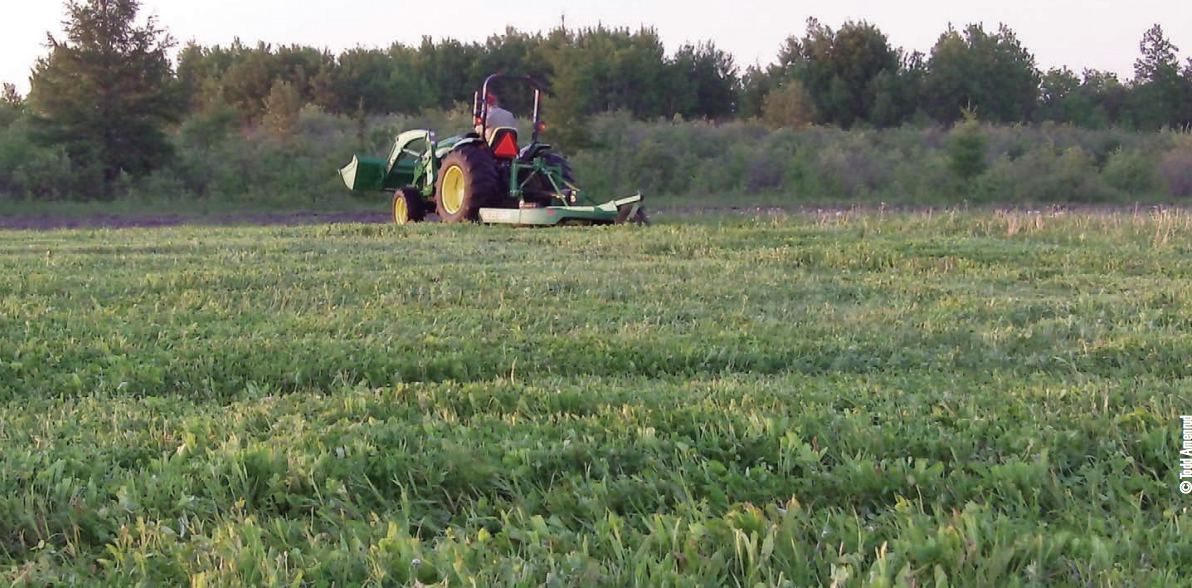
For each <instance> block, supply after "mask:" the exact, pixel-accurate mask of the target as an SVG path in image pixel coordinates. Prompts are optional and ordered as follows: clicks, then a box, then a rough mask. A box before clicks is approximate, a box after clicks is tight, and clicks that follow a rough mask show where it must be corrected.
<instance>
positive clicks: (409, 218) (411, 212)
mask: <svg viewBox="0 0 1192 588" xmlns="http://www.w3.org/2000/svg"><path fill="white" fill-rule="evenodd" d="M424 218H426V204H424V203H423V202H422V194H419V193H418V190H416V189H414V187H413V186H406V187H404V188H402V189H400V190H398V191H396V192H394V193H393V222H395V223H397V224H399V225H404V224H406V223H417V222H421V221H422V219H424Z"/></svg>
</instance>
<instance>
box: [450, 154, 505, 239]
mask: <svg viewBox="0 0 1192 588" xmlns="http://www.w3.org/2000/svg"><path fill="white" fill-rule="evenodd" d="M500 196H501V190H500V186H499V184H498V182H497V163H496V160H494V159H493V156H492V155H491V154H489V153H488V151H486V150H484V149H482V148H480V147H477V146H475V145H464V146H463V147H460V148H459V149H456V150H455V151H452V152H451V153H448V154H447V157H444V158H443V164H442V166H441V167H440V168H439V180H438V182H437V183H436V185H435V207H436V210H437V211H438V213H439V220H440V221H442V222H446V223H459V222H464V221H474V220H477V219H479V218H480V208H481V207H483V206H487V205H489V204H490V203H492V202H493V201H495V200H497V199H499V198H500Z"/></svg>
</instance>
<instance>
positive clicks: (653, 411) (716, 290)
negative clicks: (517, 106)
mask: <svg viewBox="0 0 1192 588" xmlns="http://www.w3.org/2000/svg"><path fill="white" fill-rule="evenodd" d="M709 132H710V131H709ZM658 221H659V222H657V223H656V224H655V225H653V226H649V227H630V226H622V227H610V228H595V229H559V230H553V229H551V230H546V229H543V230H523V231H519V230H511V229H504V228H487V227H474V226H454V225H438V224H425V225H415V226H407V227H397V226H392V225H353V224H346V225H323V226H300V227H267V228H262V227H220V228H212V227H174V228H163V229H153V230H142V229H128V230H74V231H53V232H36V233H33V232H15V231H9V232H0V445H2V446H3V447H4V451H3V452H0V580H2V581H3V582H4V583H5V584H6V585H7V584H12V585H17V586H20V585H39V586H41V585H188V584H189V585H192V586H245V585H269V586H275V585H276V586H282V585H285V586H344V585H365V586H400V585H418V584H421V585H441V586H473V585H474V586H495V585H507V586H626V585H646V584H648V585H659V586H662V585H666V586H706V585H721V586H733V585H741V586H757V585H764V586H806V585H833V586H895V585H898V586H926V585H930V586H946V585H957V586H975V585H999V586H1012V585H1022V586H1034V585H1038V586H1042V585H1047V586H1073V587H1076V586H1080V587H1084V586H1122V585H1130V586H1144V585H1150V586H1171V585H1179V584H1180V583H1182V582H1184V581H1185V579H1186V578H1188V577H1189V576H1190V575H1192V563H1190V562H1192V539H1190V538H1189V536H1188V529H1189V526H1190V525H1192V520H1190V519H1189V516H1190V513H1189V508H1188V507H1189V502H1188V500H1187V497H1185V496H1183V495H1181V494H1179V493H1178V490H1177V488H1176V485H1177V475H1178V474H1177V472H1176V469H1175V466H1176V464H1178V463H1179V461H1178V457H1179V456H1178V448H1179V443H1178V435H1179V429H1178V421H1177V418H1176V417H1177V415H1179V414H1181V412H1186V411H1187V408H1188V406H1187V398H1188V396H1187V390H1188V382H1189V377H1190V376H1192V362H1190V361H1189V359H1188V358H1189V357H1192V336H1190V335H1189V332H1190V331H1189V326H1190V325H1192V314H1190V311H1189V309H1190V308H1192V304H1190V302H1192V301H1190V300H1189V292H1188V289H1187V287H1186V284H1187V283H1188V280H1189V278H1190V277H1192V265H1190V262H1189V261H1188V260H1189V255H1188V253H1189V251H1188V238H1187V237H1188V234H1189V230H1190V229H1192V218H1190V217H1189V216H1188V215H1187V213H1184V212H1179V211H1169V210H1163V209H1145V208H1144V209H1140V210H1138V211H1137V212H1135V213H1115V214H1073V213H1042V214H1040V213H1034V212H1029V211H1021V212H1003V213H967V212H961V211H938V212H934V213H927V212H923V213H913V214H911V213H898V214H894V213H880V212H877V211H875V212H873V213H867V214H860V213H853V212H833V213H826V214H823V215H808V216H784V215H773V216H750V217H742V216H734V215H719V216H715V215H713V216H697V217H684V218H679V217H677V216H674V215H670V216H668V215H661V216H660V217H659V218H658Z"/></svg>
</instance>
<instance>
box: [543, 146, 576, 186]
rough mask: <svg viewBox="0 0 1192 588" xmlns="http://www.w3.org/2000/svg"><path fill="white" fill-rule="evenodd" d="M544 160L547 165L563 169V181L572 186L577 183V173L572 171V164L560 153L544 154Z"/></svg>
mask: <svg viewBox="0 0 1192 588" xmlns="http://www.w3.org/2000/svg"><path fill="white" fill-rule="evenodd" d="M542 160H543V161H545V162H546V164H547V165H557V166H559V167H561V168H563V180H564V181H566V182H570V183H572V184H574V183H575V172H573V171H571V163H570V162H568V161H567V159H566V158H564V157H563V156H562V155H559V154H558V153H544V154H542Z"/></svg>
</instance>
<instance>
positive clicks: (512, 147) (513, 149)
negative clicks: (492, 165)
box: [488, 127, 518, 159]
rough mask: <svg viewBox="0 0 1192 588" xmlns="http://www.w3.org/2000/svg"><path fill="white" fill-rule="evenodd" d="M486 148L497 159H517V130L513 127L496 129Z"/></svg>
mask: <svg viewBox="0 0 1192 588" xmlns="http://www.w3.org/2000/svg"><path fill="white" fill-rule="evenodd" d="M488 146H489V148H490V149H492V151H493V155H495V156H496V157H497V159H513V158H515V157H517V154H518V148H517V129H515V128H513V127H498V128H495V129H493V131H492V134H491V135H490V136H489V139H488Z"/></svg>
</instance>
